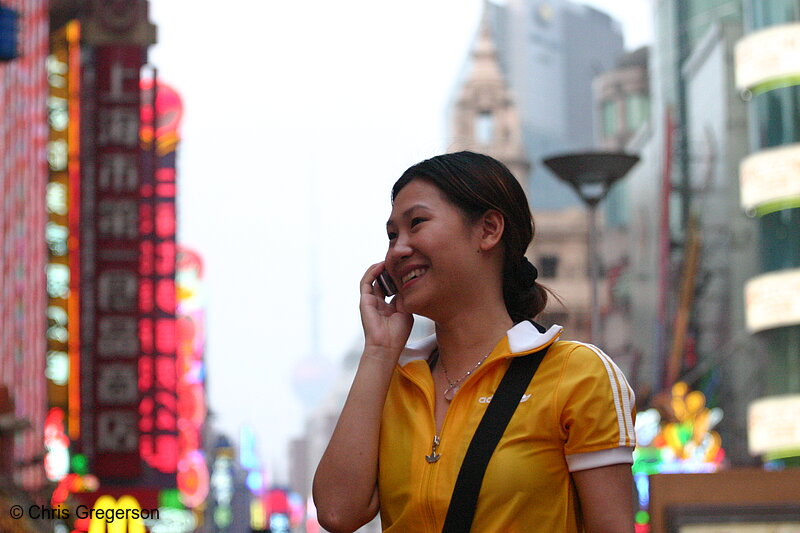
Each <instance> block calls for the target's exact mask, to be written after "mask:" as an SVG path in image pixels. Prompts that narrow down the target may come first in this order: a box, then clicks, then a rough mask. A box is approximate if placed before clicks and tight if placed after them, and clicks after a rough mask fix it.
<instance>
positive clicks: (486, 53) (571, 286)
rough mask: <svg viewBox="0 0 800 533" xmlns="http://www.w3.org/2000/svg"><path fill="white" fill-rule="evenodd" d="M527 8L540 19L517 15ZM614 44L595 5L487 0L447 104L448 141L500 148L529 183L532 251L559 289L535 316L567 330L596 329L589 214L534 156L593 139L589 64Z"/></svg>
mask: <svg viewBox="0 0 800 533" xmlns="http://www.w3.org/2000/svg"><path fill="white" fill-rule="evenodd" d="M551 4H552V5H551ZM529 12H530V13H532V14H533V17H532V18H531V17H527V19H526V20H534V21H536V23H535V27H528V23H523V22H520V21H519V20H518V19H519V18H520V16H523V18H525V16H526V15H523V14H527V13H529ZM527 32H530V39H528V38H526V37H524V36H525V35H528V33H527ZM577 32H579V33H580V38H578V37H577V35H578V33H577ZM609 35H611V38H608V37H609ZM596 40H597V41H598V42H596ZM599 41H602V44H599ZM615 43H616V44H615ZM595 45H596V46H595ZM617 45H618V46H617ZM618 49H619V50H621V37H620V35H619V29H618V28H616V27H615V26H614V24H613V23H612V22H611V20H610V19H609V18H608V17H607V16H606V15H603V14H601V13H599V12H597V11H595V10H592V9H590V8H585V7H583V6H577V5H574V4H570V3H567V2H553V3H547V2H538V3H533V2H527V3H521V2H509V3H508V4H507V5H505V6H498V5H496V4H491V3H486V4H485V6H484V13H483V17H482V20H481V24H480V28H479V30H478V34H477V36H476V39H475V43H474V45H473V49H472V50H471V53H470V55H469V58H468V63H467V67H466V69H465V72H466V74H465V76H464V79H463V80H462V81H461V82H460V84H459V86H458V89H457V91H456V94H455V97H454V99H453V103H452V106H451V108H450V110H449V114H450V117H451V125H450V126H451V127H450V132H449V139H448V142H447V146H448V149H449V150H450V151H457V150H472V151H476V152H481V153H486V154H489V155H491V156H493V157H495V158H497V159H498V160H500V161H502V162H503V163H505V164H506V166H508V167H509V170H511V172H512V173H513V174H514V175H515V176H516V177H517V179H518V180H519V181H520V183H521V185H522V187H523V189H524V190H525V191H526V192H527V194H528V197H529V199H530V201H531V204H532V206H533V215H534V222H535V224H536V234H535V236H534V241H533V244H532V246H531V248H530V250H529V252H528V256H529V258H530V259H531V261H532V262H533V263H534V264H535V265H537V268H538V269H539V273H540V282H541V283H542V284H543V285H544V286H546V287H547V288H548V289H550V290H551V291H552V292H553V294H554V295H555V296H551V297H550V299H549V303H548V306H547V308H546V310H545V312H544V313H542V315H541V316H540V317H539V319H538V320H540V321H541V322H542V323H544V324H545V325H550V324H560V325H562V326H564V327H565V328H566V335H567V337H568V338H576V339H588V338H589V337H590V326H591V324H590V298H589V294H590V283H589V277H588V250H587V246H586V243H587V239H588V223H587V222H588V221H587V218H586V215H585V214H584V211H583V208H582V207H581V206H580V205H579V204H578V202H577V197H575V196H574V194H573V192H572V191H571V190H566V191H565V190H564V188H565V187H567V186H566V185H563V184H561V183H560V182H557V178H554V177H553V176H551V175H549V174H547V173H545V172H544V170H543V169H538V168H537V166H536V164H537V163H538V162H539V161H540V159H541V156H543V155H544V154H546V153H549V152H548V150H550V151H557V150H568V149H570V148H571V147H574V146H582V147H584V148H585V147H588V146H590V145H591V144H592V140H591V131H592V116H591V112H590V111H589V110H590V109H591V106H592V100H591V94H590V85H589V81H590V80H591V75H592V74H593V73H594V71H593V70H592V68H595V67H597V65H603V64H608V63H609V57H614V56H615V54H618V52H619V50H618ZM504 52H505V54H506V55H505V56H504ZM590 65H591V66H592V68H590ZM582 83H583V84H584V85H581V84H582ZM584 109H585V110H586V113H584V112H582V111H581V110H584ZM567 139H569V140H568V141H567ZM532 162H533V164H532ZM604 292H605V291H604Z"/></svg>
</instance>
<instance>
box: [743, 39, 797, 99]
mask: <svg viewBox="0 0 800 533" xmlns="http://www.w3.org/2000/svg"><path fill="white" fill-rule="evenodd" d="M735 64H736V87H738V88H739V89H740V90H745V89H751V90H753V89H757V88H758V86H759V85H762V84H768V83H771V82H776V81H780V80H786V79H796V80H797V79H800V24H783V25H780V26H773V27H771V28H767V29H765V30H761V31H758V32H755V33H752V34H750V35H748V36H747V37H745V38H744V39H742V40H741V41H739V43H738V44H737V45H736V50H735Z"/></svg>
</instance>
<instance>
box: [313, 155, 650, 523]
mask: <svg viewBox="0 0 800 533" xmlns="http://www.w3.org/2000/svg"><path fill="white" fill-rule="evenodd" d="M392 200H393V203H392V212H391V215H390V217H389V220H388V222H387V225H386V228H387V235H388V238H389V247H388V250H387V252H386V258H385V260H384V261H382V262H380V263H377V264H375V265H373V266H371V267H370V268H369V269H368V270H367V272H366V273H365V274H364V276H363V278H362V279H361V303H360V311H361V320H362V324H363V327H364V335H365V346H364V352H363V355H362V357H361V361H360V364H359V368H358V371H357V373H356V377H355V379H354V381H353V385H352V387H351V389H350V394H349V396H348V398H347V401H346V403H345V406H344V409H343V411H342V414H341V416H340V418H339V422H338V424H337V426H336V429H335V431H334V434H333V436H332V438H331V441H330V444H329V446H328V449H327V450H326V451H325V454H324V455H323V458H322V460H321V461H320V465H319V468H318V469H317V473H316V476H315V480H314V500H315V503H316V505H317V514H318V518H319V522H320V524H321V525H322V526H323V527H325V528H326V529H328V530H329V531H332V532H339V531H355V530H356V529H358V528H359V527H360V526H361V525H363V524H365V523H366V522H368V521H369V520H371V519H372V518H373V517H374V516H375V514H376V513H378V511H380V514H381V522H382V526H383V528H384V531H392V532H406V531H447V532H451V531H468V530H470V524H471V527H472V529H471V530H473V531H511V532H514V531H525V532H530V531H543V532H544V531H547V532H551V531H559V532H562V531H564V532H577V531H583V530H585V531H588V532H590V533H591V532H594V531H621V532H622V531H625V532H627V531H632V530H633V510H632V509H633V505H632V498H631V495H632V486H633V485H632V476H631V469H630V464H631V463H632V450H633V447H634V446H635V444H636V440H635V435H634V431H633V421H634V413H633V405H634V396H633V391H632V390H631V389H630V387H629V386H628V384H627V382H626V380H625V377H624V376H623V375H622V373H621V372H620V370H619V369H618V368H617V366H616V365H615V364H614V363H613V361H612V360H611V359H610V358H609V357H608V356H607V355H606V354H605V353H603V352H602V351H601V350H600V349H598V348H597V347H595V346H592V345H587V344H583V343H579V342H572V341H562V340H560V339H559V337H560V336H561V333H562V328H561V327H560V326H557V325H554V326H551V327H550V328H549V329H545V328H544V327H542V326H540V325H539V324H537V323H536V322H534V321H533V319H534V318H535V317H536V315H538V314H539V313H540V312H541V311H542V310H543V309H544V306H545V304H546V302H547V292H546V290H545V289H544V287H542V286H541V285H539V284H538V283H537V282H536V278H537V270H536V268H535V267H534V266H533V265H531V263H530V262H529V261H528V259H527V258H526V257H525V253H526V251H527V249H528V246H529V245H530V243H531V240H532V238H533V234H534V226H533V220H532V217H531V212H530V208H529V207H528V201H527V198H526V197H525V194H524V192H523V190H522V187H521V186H520V185H519V183H518V182H517V180H516V179H515V178H514V176H513V175H512V174H511V173H510V172H509V171H508V169H507V168H506V167H505V166H504V165H503V164H502V163H500V162H498V161H496V160H495V159H492V158H491V157H488V156H485V155H481V154H475V153H472V152H459V153H455V154H446V155H442V156H437V157H434V158H432V159H429V160H426V161H423V162H422V163H419V164H417V165H414V166H413V167H411V168H409V169H408V170H407V171H406V172H405V173H404V174H403V175H402V176H401V177H400V179H399V180H398V181H397V182H396V183H395V185H394V187H393V189H392ZM384 272H387V273H388V274H389V275H390V276H391V277H392V278H393V279H394V280H396V281H397V295H396V296H395V297H394V298H393V299H392V300H391V301H389V302H387V301H386V296H387V295H386V292H385V291H384V290H382V289H381V286H380V285H379V284H378V283H376V278H377V277H378V276H379V275H380V274H381V273H384ZM414 314H417V315H422V316H425V317H428V318H430V319H431V320H433V321H434V323H435V327H436V332H435V334H434V335H432V336H431V337H429V338H427V339H423V340H422V341H419V342H415V343H411V344H408V345H407V344H406V343H407V340H408V336H409V333H410V331H411V326H412V323H413V315H414ZM534 361H535V363H534ZM528 363H531V364H530V365H528ZM537 365H538V366H537ZM526 368H529V369H530V368H532V370H530V371H529V373H527V374H525V372H526V370H525V369H526ZM531 375H533V378H532V379H531ZM521 376H525V377H521ZM507 381H509V382H516V383H518V384H519V385H518V387H519V388H518V389H515V391H514V392H513V393H511V392H509V391H510V390H511V389H510V388H509V387H510V386H509V385H506V382H507ZM508 406H510V411H509V410H508V409H507V408H508ZM502 410H506V411H507V412H508V413H509V415H508V416H510V421H509V422H507V425H505V424H506V422H502V423H500V422H498V421H497V419H498V417H499V416H500V415H498V413H499V412H500V411H502ZM487 419H488V422H487ZM487 423H488V424H490V425H494V426H500V430H499V433H498V434H497V435H496V437H497V445H496V447H495V448H494V451H493V452H492V448H489V450H488V451H487V454H488V456H491V461H489V460H488V456H487V455H485V456H484V457H485V461H486V463H488V466H487V468H486V469H485V472H483V471H480V470H479V471H478V472H479V476H478V477H470V476H469V475H466V474H465V471H470V469H473V467H474V464H475V463H476V461H473V460H472V458H474V457H475V454H474V452H473V446H472V445H471V443H470V439H471V438H473V435H475V434H476V432H481V431H483V430H482V428H483V427H484V426H485V425H486V424H487ZM476 428H477V429H476ZM481 434H482V435H485V433H481ZM477 438H478V437H476V439H477ZM480 442H481V446H485V442H486V440H485V439H483V437H481V441H480ZM465 457H466V459H465ZM462 463H463V464H462ZM470 475H471V474H470ZM462 478H463V479H469V480H470V481H467V482H465V481H463V479H462ZM454 487H455V488H454ZM462 487H467V490H466V491H464V490H462ZM470 489H473V493H474V494H475V495H476V498H477V502H476V504H475V505H470V504H469V503H468V502H467V500H468V499H469V498H468V497H467V496H466V493H467V492H469V490H470ZM454 516H455V517H457V518H456V519H457V520H460V519H462V518H464V517H465V516H468V518H466V519H465V521H464V522H459V524H460V525H459V526H458V527H456V528H453V527H451V526H452V525H453V524H454V523H455V522H453V520H454V519H453V517H454ZM443 527H444V529H443Z"/></svg>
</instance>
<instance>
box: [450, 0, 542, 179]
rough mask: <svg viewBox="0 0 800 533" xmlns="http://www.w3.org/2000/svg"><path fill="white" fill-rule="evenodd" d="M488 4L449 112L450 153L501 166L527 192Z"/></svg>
mask: <svg viewBox="0 0 800 533" xmlns="http://www.w3.org/2000/svg"><path fill="white" fill-rule="evenodd" d="M489 9H490V8H489V2H488V1H486V0H484V4H483V15H482V16H481V22H480V27H479V28H478V34H477V36H476V39H475V44H474V45H473V48H472V52H471V54H470V58H469V62H470V64H471V66H470V69H469V74H468V75H467V77H466V79H465V80H464V82H463V84H462V86H461V91H460V92H459V93H458V98H457V99H456V102H455V106H454V110H453V125H452V132H453V136H452V138H451V139H450V142H449V143H448V144H449V146H450V148H451V150H452V151H458V150H472V151H475V152H481V153H485V154H488V155H491V156H492V157H495V158H497V159H499V160H500V161H502V162H503V163H505V164H506V165H507V166H508V167H509V169H510V170H511V172H513V173H514V175H515V176H516V177H517V179H518V180H519V181H520V183H521V184H522V186H523V188H524V189H525V190H526V191H527V190H528V173H529V172H530V162H529V161H528V158H527V155H526V153H525V148H524V146H523V144H522V128H521V126H520V118H519V113H518V112H517V108H516V106H515V105H514V101H513V98H512V97H511V92H510V90H509V86H508V83H507V82H506V80H505V77H504V75H503V71H502V69H501V68H500V61H499V59H498V56H497V47H496V46H495V41H494V38H493V36H492V31H491V23H490V19H489Z"/></svg>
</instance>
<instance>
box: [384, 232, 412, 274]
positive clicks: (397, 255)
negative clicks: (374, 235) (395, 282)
mask: <svg viewBox="0 0 800 533" xmlns="http://www.w3.org/2000/svg"><path fill="white" fill-rule="evenodd" d="M411 252H412V248H411V245H410V243H409V242H408V238H407V237H406V236H404V235H398V236H397V238H396V239H395V240H394V243H392V245H391V246H389V249H388V250H386V263H388V264H389V265H390V266H392V267H394V266H396V265H397V263H398V262H399V261H400V260H402V259H404V258H406V257H409V256H410V255H411Z"/></svg>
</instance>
